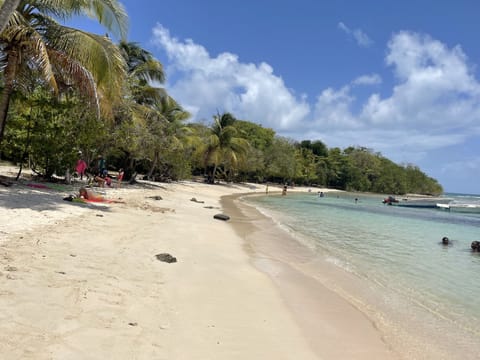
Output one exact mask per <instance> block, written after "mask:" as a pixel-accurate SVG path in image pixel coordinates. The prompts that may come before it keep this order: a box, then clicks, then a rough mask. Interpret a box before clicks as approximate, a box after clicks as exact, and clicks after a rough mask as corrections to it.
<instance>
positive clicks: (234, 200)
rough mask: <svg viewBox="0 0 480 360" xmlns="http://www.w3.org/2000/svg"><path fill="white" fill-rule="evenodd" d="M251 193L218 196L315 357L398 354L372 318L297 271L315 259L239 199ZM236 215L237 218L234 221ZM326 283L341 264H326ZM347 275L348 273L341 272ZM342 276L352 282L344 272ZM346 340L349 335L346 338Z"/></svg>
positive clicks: (335, 277) (397, 356)
mask: <svg viewBox="0 0 480 360" xmlns="http://www.w3.org/2000/svg"><path fill="white" fill-rule="evenodd" d="M244 196H256V195H251V194H235V195H227V196H223V197H222V201H221V203H222V206H223V207H224V208H225V209H228V210H227V212H231V213H233V214H235V218H234V220H232V222H231V223H232V225H233V227H234V228H235V231H236V232H237V234H238V235H239V236H241V237H242V238H243V240H244V242H245V244H244V248H245V251H247V253H248V254H249V256H250V257H251V262H252V265H253V266H255V268H257V269H258V270H259V271H262V272H264V273H265V274H267V275H268V276H269V277H270V279H271V280H272V281H273V283H275V285H276V287H277V288H278V290H279V294H280V296H281V297H282V298H283V299H284V301H285V303H286V304H287V306H288V308H289V309H290V311H291V312H292V313H293V314H294V318H295V319H296V321H297V323H298V324H299V326H300V328H301V329H302V333H303V335H304V336H305V338H306V339H307V340H308V342H309V345H310V346H311V347H312V349H313V350H314V351H315V353H316V354H317V356H318V357H319V358H326V359H401V358H403V356H402V355H401V354H400V353H399V352H398V351H396V350H394V349H393V348H392V346H391V344H388V343H387V341H386V340H385V339H384V337H383V336H384V335H383V334H382V333H381V332H380V330H379V329H378V327H377V326H376V324H375V323H374V320H372V319H371V318H370V317H368V316H367V315H366V314H365V313H364V312H362V311H361V310H360V309H359V308H358V307H357V306H355V305H354V304H353V303H352V302H350V301H349V300H346V299H345V298H344V297H343V296H341V295H340V294H339V293H338V292H335V291H334V290H332V289H331V288H329V287H327V286H325V284H323V283H322V282H321V281H319V279H316V278H314V277H313V276H311V274H308V273H307V272H305V271H303V270H302V267H305V265H307V266H309V264H310V265H312V264H314V263H315V262H316V261H317V259H316V255H315V254H314V252H313V251H311V250H310V249H308V248H307V247H306V246H305V245H302V244H300V243H299V242H298V241H297V240H295V239H293V238H292V237H291V235H290V234H288V233H287V232H286V231H285V230H283V229H281V228H280V227H279V226H278V225H277V224H276V223H274V221H273V220H272V219H271V218H269V217H267V216H265V215H264V214H263V213H261V212H260V211H258V210H257V209H256V208H255V207H253V206H251V205H250V204H245V202H243V201H242V200H241V198H242V197H244ZM237 219H239V220H237ZM323 270H328V274H327V275H326V277H327V278H328V279H329V281H330V282H334V281H335V280H340V271H341V270H340V269H332V268H331V267H330V269H327V268H325V267H323ZM343 275H347V274H343ZM342 281H348V282H350V283H352V282H354V281H355V279H354V278H352V277H349V278H348V279H345V278H344V279H342ZM345 339H348V341H347V342H345Z"/></svg>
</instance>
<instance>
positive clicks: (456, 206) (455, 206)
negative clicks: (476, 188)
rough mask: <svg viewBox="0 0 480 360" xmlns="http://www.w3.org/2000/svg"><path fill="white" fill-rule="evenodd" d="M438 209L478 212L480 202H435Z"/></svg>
mask: <svg viewBox="0 0 480 360" xmlns="http://www.w3.org/2000/svg"><path fill="white" fill-rule="evenodd" d="M437 207H438V208H439V209H443V210H447V211H454V212H462V213H479V214H480V204H467V203H449V204H437Z"/></svg>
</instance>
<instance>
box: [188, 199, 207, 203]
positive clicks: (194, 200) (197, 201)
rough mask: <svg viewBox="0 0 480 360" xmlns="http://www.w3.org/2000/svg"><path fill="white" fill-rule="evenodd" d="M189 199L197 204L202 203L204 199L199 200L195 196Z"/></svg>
mask: <svg viewBox="0 0 480 360" xmlns="http://www.w3.org/2000/svg"><path fill="white" fill-rule="evenodd" d="M190 201H193V202H196V203H199V204H203V203H204V202H205V201H199V200H197V199H195V198H191V199H190Z"/></svg>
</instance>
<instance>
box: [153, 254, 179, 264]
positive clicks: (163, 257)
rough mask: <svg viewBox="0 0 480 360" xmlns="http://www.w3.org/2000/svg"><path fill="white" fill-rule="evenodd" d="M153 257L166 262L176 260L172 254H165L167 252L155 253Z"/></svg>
mask: <svg viewBox="0 0 480 360" xmlns="http://www.w3.org/2000/svg"><path fill="white" fill-rule="evenodd" d="M155 257H156V258H157V260H159V261H163V262H166V263H174V262H177V258H176V257H173V256H172V255H170V254H167V253H162V254H157V255H155Z"/></svg>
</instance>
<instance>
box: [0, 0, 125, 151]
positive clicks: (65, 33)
mask: <svg viewBox="0 0 480 360" xmlns="http://www.w3.org/2000/svg"><path fill="white" fill-rule="evenodd" d="M79 14H83V15H94V16H95V17H96V18H97V19H98V20H99V22H100V23H101V24H103V25H105V26H106V27H107V28H109V29H113V30H115V29H117V30H118V33H119V35H120V36H124V35H125V32H126V19H127V16H126V13H125V11H124V9H123V7H122V6H121V5H120V4H119V3H118V2H117V1H116V0H70V1H62V2H59V1H58V0H30V1H23V2H22V3H21V5H20V7H18V8H17V9H16V11H14V12H13V14H12V15H11V17H10V19H9V22H8V24H7V26H6V28H5V29H4V31H3V32H2V33H0V66H1V67H2V68H3V71H4V87H3V91H2V93H1V95H0V142H1V141H2V139H3V134H4V130H5V124H6V120H7V114H8V108H9V104H10V98H11V95H12V93H13V91H14V90H15V89H19V88H20V87H21V85H22V80H23V79H24V78H27V77H28V76H30V75H31V74H32V73H33V72H34V73H38V74H40V75H41V76H42V79H43V80H42V84H43V86H45V87H48V88H49V89H51V90H52V91H53V92H55V93H59V92H61V91H63V90H66V89H68V88H71V87H75V88H77V89H79V90H80V92H81V93H83V94H84V95H85V96H86V98H88V99H89V104H90V105H92V106H96V107H98V109H99V110H102V111H103V113H104V114H106V115H110V114H111V113H112V110H111V109H112V107H113V106H112V103H113V101H114V100H115V98H119V97H120V91H121V89H122V84H123V78H124V72H125V62H124V60H123V58H122V56H121V55H120V52H119V50H118V48H117V47H116V46H115V45H114V44H113V43H112V42H111V41H110V39H109V38H108V37H105V36H100V35H96V34H92V33H88V32H85V31H81V30H78V29H73V28H70V27H67V26H65V25H61V24H60V23H58V22H57V21H55V20H54V19H53V18H52V17H51V16H55V17H56V18H59V19H62V20H67V19H69V18H71V17H72V16H74V15H79Z"/></svg>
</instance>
